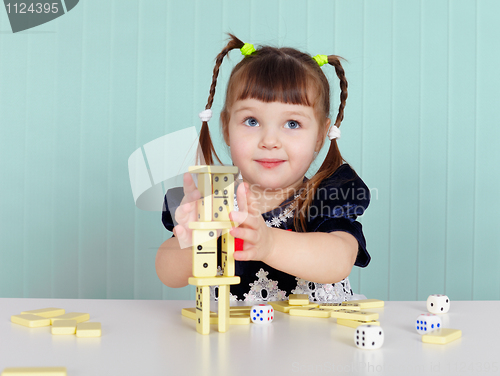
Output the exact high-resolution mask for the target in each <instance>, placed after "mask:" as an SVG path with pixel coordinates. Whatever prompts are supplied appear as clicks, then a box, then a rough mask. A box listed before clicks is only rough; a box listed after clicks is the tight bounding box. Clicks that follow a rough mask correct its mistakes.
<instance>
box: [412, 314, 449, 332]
mask: <svg viewBox="0 0 500 376" xmlns="http://www.w3.org/2000/svg"><path fill="white" fill-rule="evenodd" d="M442 326H443V324H442V322H441V318H440V317H439V316H437V315H435V314H434V313H423V314H421V315H420V316H418V317H417V322H416V323H415V328H416V329H417V333H418V334H426V333H430V332H433V331H434V330H436V329H439V328H441V327H442Z"/></svg>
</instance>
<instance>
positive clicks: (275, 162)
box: [256, 159, 285, 168]
mask: <svg viewBox="0 0 500 376" xmlns="http://www.w3.org/2000/svg"><path fill="white" fill-rule="evenodd" d="M256 162H257V163H259V164H260V165H261V166H262V167H264V168H275V167H278V166H280V165H281V164H282V163H284V162H285V161H284V160H282V159H257V160H256Z"/></svg>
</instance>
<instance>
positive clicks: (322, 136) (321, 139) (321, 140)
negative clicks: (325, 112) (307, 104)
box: [316, 119, 332, 152]
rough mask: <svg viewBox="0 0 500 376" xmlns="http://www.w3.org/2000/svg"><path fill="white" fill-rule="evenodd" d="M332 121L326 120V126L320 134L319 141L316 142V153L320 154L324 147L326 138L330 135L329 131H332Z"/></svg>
mask: <svg viewBox="0 0 500 376" xmlns="http://www.w3.org/2000/svg"><path fill="white" fill-rule="evenodd" d="M331 123H332V121H331V120H330V119H326V122H325V125H324V127H323V128H322V129H320V131H319V132H318V140H317V141H316V151H317V152H319V151H320V150H321V148H322V147H323V143H324V142H325V138H326V136H327V134H328V130H329V129H330V124H331Z"/></svg>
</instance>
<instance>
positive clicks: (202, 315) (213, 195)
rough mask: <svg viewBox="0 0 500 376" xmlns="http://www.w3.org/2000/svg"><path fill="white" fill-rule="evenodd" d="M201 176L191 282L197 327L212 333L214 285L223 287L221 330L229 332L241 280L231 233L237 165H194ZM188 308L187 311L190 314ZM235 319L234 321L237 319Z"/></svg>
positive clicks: (200, 331)
mask: <svg viewBox="0 0 500 376" xmlns="http://www.w3.org/2000/svg"><path fill="white" fill-rule="evenodd" d="M188 171H189V172H190V173H193V174H197V175H198V190H199V191H200V193H201V199H200V200H198V202H197V217H198V220H197V221H196V222H191V223H189V228H190V229H191V230H193V245H192V252H193V277H191V278H189V284H190V285H194V286H196V308H195V311H196V330H197V331H198V333H201V334H209V333H210V321H211V318H210V314H211V313H210V286H219V298H218V301H219V314H218V316H217V319H216V320H217V323H218V330H219V332H226V331H227V330H228V328H229V324H230V315H229V286H230V285H235V284H238V283H240V277H238V276H235V275H234V257H233V254H234V237H233V236H231V234H229V231H230V230H231V228H232V227H234V226H235V223H234V222H231V221H230V220H229V213H230V212H231V211H232V210H233V207H234V175H235V174H237V173H238V168H237V167H234V166H192V167H189V170H188ZM217 230H222V236H221V240H222V249H221V253H222V273H223V274H222V276H217ZM186 314H187V311H186V312H184V311H183V315H186ZM233 321H234V320H233Z"/></svg>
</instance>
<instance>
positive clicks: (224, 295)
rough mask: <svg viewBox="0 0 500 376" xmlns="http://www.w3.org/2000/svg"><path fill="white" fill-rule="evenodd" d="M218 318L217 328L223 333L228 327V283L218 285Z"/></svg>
mask: <svg viewBox="0 0 500 376" xmlns="http://www.w3.org/2000/svg"><path fill="white" fill-rule="evenodd" d="M218 309H219V320H218V330H219V332H220V333H225V332H227V330H228V329H229V325H230V322H229V285H221V286H219V302H218Z"/></svg>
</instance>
